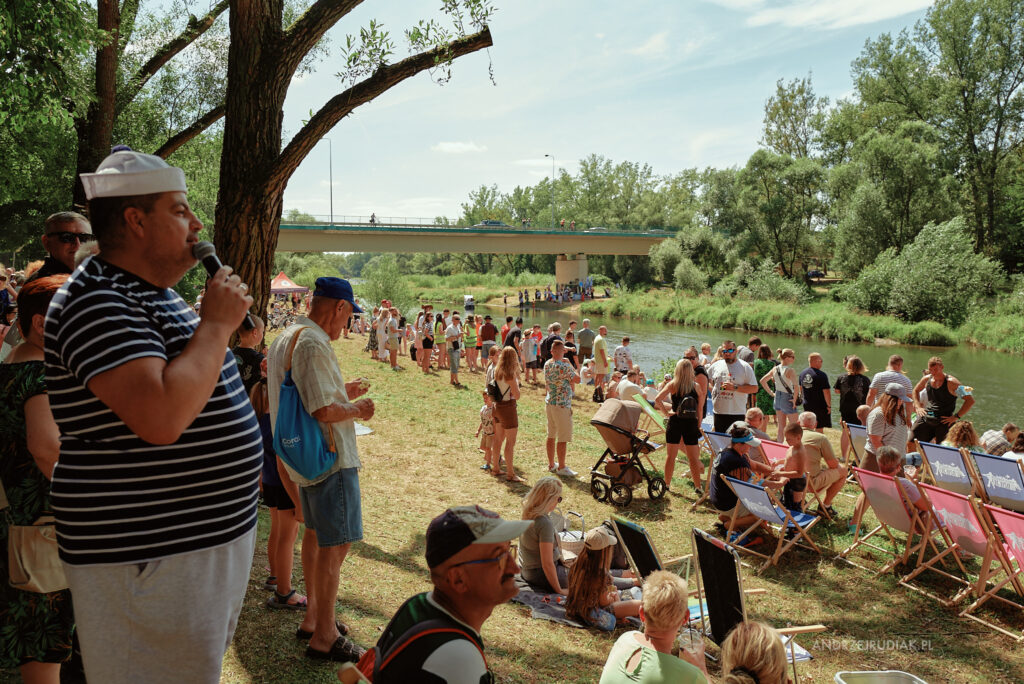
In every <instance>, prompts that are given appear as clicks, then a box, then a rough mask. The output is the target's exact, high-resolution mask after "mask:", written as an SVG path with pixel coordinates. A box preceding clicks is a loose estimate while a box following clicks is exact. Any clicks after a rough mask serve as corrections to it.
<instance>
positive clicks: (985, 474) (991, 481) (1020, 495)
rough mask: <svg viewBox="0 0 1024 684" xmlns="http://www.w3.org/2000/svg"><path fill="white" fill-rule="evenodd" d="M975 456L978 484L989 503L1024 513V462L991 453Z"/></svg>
mask: <svg viewBox="0 0 1024 684" xmlns="http://www.w3.org/2000/svg"><path fill="white" fill-rule="evenodd" d="M972 455H973V456H974V463H975V464H976V465H975V473H976V474H977V476H978V477H977V486H978V488H980V489H981V496H982V498H984V499H985V501H986V502H988V503H993V504H996V505H997V506H1002V507H1003V508H1008V509H1010V510H1011V511H1016V512H1017V513H1024V463H1022V461H1021V460H1020V459H1013V458H1006V457H1005V456H991V455H989V454H972Z"/></svg>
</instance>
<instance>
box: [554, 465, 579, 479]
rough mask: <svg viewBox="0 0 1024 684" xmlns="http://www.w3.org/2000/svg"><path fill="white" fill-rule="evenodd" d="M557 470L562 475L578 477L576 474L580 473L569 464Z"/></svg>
mask: <svg viewBox="0 0 1024 684" xmlns="http://www.w3.org/2000/svg"><path fill="white" fill-rule="evenodd" d="M555 472H556V473H558V474H559V475H561V476H562V477H576V475H578V473H577V472H576V471H575V470H573V469H572V468H570V467H569V466H565V467H564V468H561V469H559V470H556V471H555Z"/></svg>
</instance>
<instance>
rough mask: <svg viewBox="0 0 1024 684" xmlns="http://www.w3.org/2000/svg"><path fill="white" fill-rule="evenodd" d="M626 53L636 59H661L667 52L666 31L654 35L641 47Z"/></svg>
mask: <svg viewBox="0 0 1024 684" xmlns="http://www.w3.org/2000/svg"><path fill="white" fill-rule="evenodd" d="M626 52H627V53H628V54H631V55H637V56H638V57H662V56H664V55H665V54H666V53H667V52H668V31H662V32H661V33H655V34H654V35H653V36H651V37H650V38H648V39H647V41H646V42H645V43H644V44H643V45H639V46H637V47H635V48H632V49H631V50H626Z"/></svg>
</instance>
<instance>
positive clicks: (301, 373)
mask: <svg viewBox="0 0 1024 684" xmlns="http://www.w3.org/2000/svg"><path fill="white" fill-rule="evenodd" d="M353 313H362V309H361V308H359V304H357V303H356V299H355V295H354V294H353V292H352V285H351V284H350V283H349V282H348V281H347V280H343V279H341V278H330V277H323V278H317V279H316V289H315V290H314V291H313V298H312V300H311V301H310V306H309V314H308V316H301V317H299V318H298V319H297V320H296V321H295V323H294V324H292V325H291V326H289V327H288V329H287V330H285V331H284V332H283V333H282V334H281V335H280V336H278V338H277V339H276V340H274V343H273V344H272V345H270V350H269V352H268V355H267V356H268V361H267V388H268V389H269V394H270V397H269V398H270V419H271V422H272V424H276V420H277V410H278V402H279V399H280V389H281V383H282V381H283V380H284V374H285V371H286V370H287V369H288V368H291V373H292V381H293V382H294V383H295V386H296V387H297V388H298V392H299V396H300V397H301V399H302V406H303V407H304V409H305V410H306V412H308V413H309V414H310V415H311V416H313V418H315V419H316V420H317V421H319V422H320V429H321V430H322V431H323V433H324V439H325V440H326V441H327V442H328V443H331V442H332V441H333V444H334V446H335V450H336V452H337V458H336V459H335V462H334V465H332V466H331V467H330V468H328V469H327V471H326V472H324V473H323V474H322V475H320V476H318V477H317V478H316V479H314V480H309V479H306V478H304V477H303V476H302V475H300V474H299V473H297V472H295V471H294V470H293V469H291V468H289V467H288V466H287V465H285V464H284V463H283V462H282V465H284V467H285V470H287V472H288V475H289V477H288V478H282V482H283V484H284V486H285V488H286V489H287V490H288V493H289V495H290V496H291V497H292V498H293V500H296V501H299V502H300V503H301V504H302V512H301V514H302V518H303V519H304V520H303V521H304V522H305V524H306V532H305V536H304V537H303V540H302V567H303V568H304V569H305V572H306V589H307V592H308V594H309V598H308V601H309V604H308V609H307V611H306V613H305V618H304V619H303V621H302V624H301V625H299V629H298V631H297V632H296V636H298V637H299V638H305V639H309V647H308V648H307V649H306V656H307V657H309V658H316V659H322V660H334V661H339V662H345V661H351V662H355V661H356V660H358V659H359V657H360V656H361V655H362V653H363V649H362V648H360V647H359V646H358V645H356V644H355V643H354V642H353V641H351V640H349V639H347V638H346V637H345V634H347V633H348V631H349V630H348V627H347V626H346V625H345V624H344V623H342V622H340V621H338V620H337V618H336V616H335V613H334V606H335V602H336V601H337V598H338V584H339V582H340V579H341V564H342V562H343V561H344V560H345V556H346V555H347V554H348V550H349V548H351V546H352V542H355V541H359V540H361V539H362V538H363V519H362V507H361V501H360V494H359V469H360V467H362V464H361V463H360V461H359V451H358V449H357V448H356V434H355V423H354V419H356V418H358V419H360V420H369V419H370V418H372V417H373V411H374V406H373V401H372V400H370V399H359V398H358V397H360V396H362V395H363V394H365V393H366V392H367V390H368V389H369V383H368V382H366V380H363V379H356V380H353V381H352V382H345V380H344V378H343V377H342V375H341V368H340V366H339V365H338V358H337V356H335V354H334V350H333V349H332V348H331V342H332V341H333V340H337V339H338V338H339V337H341V333H342V330H343V329H344V328H345V325H346V323H347V322H348V319H349V318H350V317H351V316H352V314H353ZM296 337H297V339H296ZM293 341H294V348H293ZM277 598H279V599H283V600H287V598H288V597H277Z"/></svg>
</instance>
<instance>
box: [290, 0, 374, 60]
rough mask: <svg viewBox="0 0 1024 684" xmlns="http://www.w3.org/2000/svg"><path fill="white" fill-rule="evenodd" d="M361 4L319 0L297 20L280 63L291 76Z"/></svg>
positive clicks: (359, 1) (359, 0) (347, 0)
mask: <svg viewBox="0 0 1024 684" xmlns="http://www.w3.org/2000/svg"><path fill="white" fill-rule="evenodd" d="M362 3H363V0H317V2H315V3H313V6H312V7H310V8H309V9H308V10H306V11H305V13H303V15H302V16H301V17H299V18H298V19H296V20H295V23H294V24H292V25H291V28H289V29H288V30H287V31H286V32H285V34H284V40H283V41H282V42H283V46H282V49H281V53H280V54H281V65H282V66H283V68H284V72H285V73H286V74H288V77H289V78H290V77H291V76H292V74H294V73H295V70H296V69H298V68H299V64H301V63H302V60H303V59H304V58H305V57H306V55H307V54H308V53H309V51H310V50H312V49H313V46H315V45H316V44H317V43H318V42H320V39H321V38H323V37H324V34H325V33H327V31H329V30H330V29H331V27H332V26H334V25H335V24H337V23H338V21H340V20H341V18H342V17H344V16H345V15H346V14H348V13H349V12H351V11H352V10H353V9H355V8H356V7H358V6H359V5H361V4H362Z"/></svg>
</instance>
